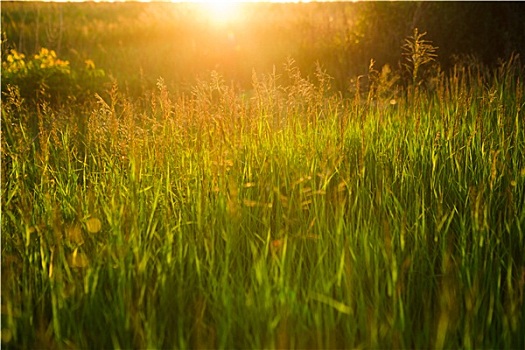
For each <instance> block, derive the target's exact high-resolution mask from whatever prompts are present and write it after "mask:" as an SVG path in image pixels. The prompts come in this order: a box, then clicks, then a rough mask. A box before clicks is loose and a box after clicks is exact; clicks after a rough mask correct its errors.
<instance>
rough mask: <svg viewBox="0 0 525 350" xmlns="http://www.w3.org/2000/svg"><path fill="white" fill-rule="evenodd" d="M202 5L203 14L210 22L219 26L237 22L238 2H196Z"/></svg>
mask: <svg viewBox="0 0 525 350" xmlns="http://www.w3.org/2000/svg"><path fill="white" fill-rule="evenodd" d="M196 2H197V3H199V4H200V5H202V9H203V12H204V13H206V15H207V16H209V18H210V20H212V21H213V22H215V23H217V24H226V23H228V22H231V21H233V20H235V19H236V18H237V17H238V16H239V13H238V7H239V6H238V5H239V1H238V0H219V1H216V0H201V1H196Z"/></svg>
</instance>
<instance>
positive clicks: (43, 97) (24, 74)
mask: <svg viewBox="0 0 525 350" xmlns="http://www.w3.org/2000/svg"><path fill="white" fill-rule="evenodd" d="M84 63H85V66H84V67H83V68H80V69H75V68H73V67H71V65H70V63H69V61H66V60H62V59H59V58H58V57H57V54H56V52H55V51H54V50H49V49H47V48H41V49H40V51H39V52H38V53H37V54H35V55H34V56H33V57H32V58H31V59H27V58H26V55H24V54H23V53H21V52H18V51H17V50H14V49H12V50H10V51H9V53H8V54H7V55H6V56H5V61H3V62H2V92H6V91H7V86H8V85H11V86H16V87H17V88H18V90H19V91H20V96H21V97H22V98H23V99H24V100H26V101H28V102H30V103H37V102H39V101H46V102H49V103H52V104H56V103H62V102H64V101H66V100H75V101H79V102H82V101H83V100H85V99H86V98H87V97H88V96H90V95H92V94H93V93H94V92H96V91H97V90H98V88H99V87H100V86H102V83H103V81H104V78H105V73H104V71H103V70H102V69H98V68H96V67H95V63H94V62H93V61H92V60H89V59H88V60H86V61H85V62H84Z"/></svg>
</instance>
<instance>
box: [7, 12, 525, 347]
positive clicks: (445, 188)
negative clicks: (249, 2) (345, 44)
mask: <svg viewBox="0 0 525 350" xmlns="http://www.w3.org/2000/svg"><path fill="white" fill-rule="evenodd" d="M9 5H10V6H12V7H9ZM26 6H27V7H24V6H23V5H21V4H8V6H5V5H4V4H2V31H3V42H2V109H1V112H2V119H1V131H2V134H1V137H2V140H1V147H2V174H1V175H2V178H1V179H2V181H1V191H2V196H1V205H2V211H1V243H2V247H1V267H2V271H1V272H2V279H1V283H2V284H1V292H2V293H1V331H2V333H1V339H2V347H5V348H8V349H10V348H12V349H19V348H20V349H26V348H148V349H160V348H162V349H164V348H221V349H223V348H318V349H330V348H432V349H434V348H435V349H442V348H478V349H479V348H504V349H510V348H516V349H519V348H525V335H524V334H525V332H524V329H525V328H524V324H525V303H524V294H525V257H524V255H523V252H524V251H525V125H524V124H525V118H524V110H523V108H524V107H525V97H524V85H523V79H524V77H525V75H524V73H525V72H524V68H523V66H522V64H521V61H520V60H519V57H517V56H516V55H513V56H509V57H506V58H504V59H503V60H501V61H500V62H499V64H498V65H496V66H494V67H489V66H486V65H484V64H482V63H480V62H479V61H476V60H475V59H474V58H473V57H470V58H469V59H463V60H459V61H458V62H456V63H455V64H454V65H452V66H451V67H450V69H447V70H443V69H441V68H440V65H439V50H438V49H437V48H436V47H435V46H434V45H433V44H432V42H430V41H427V40H426V38H427V36H424V35H422V33H421V32H416V31H412V32H410V33H409V35H407V37H406V41H404V45H403V46H402V47H401V45H399V46H398V48H397V55H398V56H399V60H400V62H401V63H402V65H400V66H399V67H391V66H389V65H382V64H381V65H380V64H377V63H376V64H374V63H373V61H372V63H370V61H364V62H365V63H364V66H359V67H358V68H356V69H357V70H363V69H364V73H363V74H362V75H355V77H354V78H353V79H351V78H348V79H346V77H343V78H345V79H343V78H342V77H341V76H340V74H343V73H342V72H346V70H345V69H344V68H345V67H347V65H348V64H349V62H346V63H345V62H343V63H344V64H343V63H341V62H342V61H340V60H338V59H337V55H336V54H335V53H334V54H333V55H332V54H330V53H332V52H336V53H337V52H338V51H337V50H339V49H341V47H340V44H338V43H337V41H335V42H334V43H335V44H334V45H335V46H334V50H335V51H331V50H329V49H328V48H326V47H325V49H326V50H327V51H326V52H327V53H326V56H316V57H318V58H319V57H321V58H320V59H318V60H317V62H318V63H317V64H316V60H313V59H311V60H310V58H309V56H308V55H307V54H306V53H305V52H303V51H301V50H298V51H295V52H292V53H291V54H289V55H285V53H287V50H286V47H291V48H294V47H295V48H297V47H302V46H301V45H302V44H301V43H300V42H299V41H298V39H297V34H293V33H292V32H293V31H292V30H291V29H290V33H292V34H289V36H287V34H282V33H283V31H284V32H286V31H285V29H283V27H278V26H269V29H267V31H268V32H265V34H264V33H263V34H260V33H259V34H257V35H261V36H260V38H262V39H261V40H259V41H257V45H263V46H264V45H270V43H271V42H272V40H271V38H272V37H273V36H274V35H277V34H276V33H274V32H273V31H274V30H275V31H278V32H280V33H281V34H280V35H283V37H284V38H288V39H286V40H289V41H286V40H285V39H283V40H284V41H279V40H277V41H278V43H277V44H276V45H274V46H272V49H273V51H272V50H270V51H269V53H268V56H265V55H262V54H260V52H264V51H260V48H259V47H257V48H252V49H253V51H251V50H252V49H250V50H248V49H245V47H244V46H242V45H241V47H240V48H234V49H232V50H233V51H226V54H230V53H231V54H233V53H235V54H236V55H239V56H238V57H236V58H235V57H233V56H232V57H233V58H232V57H230V58H231V59H232V60H233V62H245V66H242V65H241V66H236V65H231V66H230V65H228V64H227V63H228V62H230V61H229V59H228V57H223V56H221V52H222V51H221V47H222V46H221V45H225V43H224V42H216V41H213V40H211V39H209V37H208V36H209V35H212V34H213V33H206V34H203V32H202V31H199V30H196V29H195V28H196V27H198V28H201V29H202V28H208V27H207V26H208V24H206V25H202V23H200V22H198V20H196V23H197V24H195V23H194V22H191V21H189V20H188V19H187V17H185V16H183V15H180V16H181V18H184V19H185V21H187V22H191V23H187V22H184V21H183V22H181V23H182V24H179V22H176V23H177V24H176V25H174V26H169V28H168V29H166V28H163V29H155V30H159V31H160V32H162V33H165V32H169V33H172V32H170V31H174V30H175V29H174V28H175V27H177V26H180V28H182V29H184V28H186V30H187V31H192V33H193V31H196V34H195V33H194V34H195V35H197V37H196V38H197V39H194V38H195V37H194V36H191V35H187V36H184V35H181V36H177V38H179V39H180V38H182V39H180V40H187V41H188V43H187V45H188V46H184V48H190V47H193V48H194V49H193V51H187V50H183V51H184V52H182V53H181V54H180V55H179V56H177V55H175V54H174V51H172V50H175V49H176V45H175V44H173V43H171V42H167V41H164V40H161V39H160V38H159V36H158V35H151V36H149V37H148V35H147V33H148V32H147V31H144V30H141V31H139V30H138V29H137V33H140V35H144V37H141V36H140V35H139V34H137V35H135V34H136V33H135V32H133V28H135V29H136V28H137V27H138V25H137V22H133V21H132V22H129V23H128V26H126V27H123V28H121V27H119V26H117V27H115V26H113V27H111V25H112V24H111V23H113V22H114V20H115V18H116V17H114V16H111V14H112V13H113V12H111V7H112V6H117V5H115V4H105V5H100V6H96V5H90V6H89V7H84V8H81V7H80V6H81V5H60V6H64V7H61V8H62V9H64V10H63V11H64V13H65V14H64V15H63V17H62V18H63V22H62V26H63V28H67V29H70V30H64V32H63V33H62V34H61V35H62V36H60V35H55V36H53V35H51V34H50V35H47V34H45V33H51V32H54V31H51V29H50V28H47V32H46V28H45V25H44V24H42V23H44V22H39V23H41V27H40V30H42V31H43V32H41V33H40V34H39V35H35V34H34V33H39V32H38V31H36V32H31V30H35V29H34V28H36V27H35V26H31V25H28V24H27V23H29V22H30V19H31V18H33V17H32V16H38V14H40V15H42V14H44V15H43V17H42V18H46V17H45V16H47V14H48V12H46V11H47V10H46V9H53V11H54V12H53V11H52V12H49V13H51V15H49V16H50V17H47V18H60V13H61V12H56V11H55V10H56V9H57V7H56V6H59V5H53V6H55V7H52V5H49V4H46V5H45V4H41V5H34V4H32V5H26ZM30 6H34V7H30ZM39 6H42V7H39ZM46 6H47V7H46ZM120 6H122V5H120ZM140 6H145V5H140V4H133V5H129V7H127V9H128V11H130V12H125V13H126V14H127V15H129V14H130V13H133V12H132V11H137V13H139V12H140V11H139V10H137V9H139V8H140ZM159 6H160V5H159ZM162 6H164V5H162ZM165 6H168V5H165ZM283 6H285V5H283ZM290 6H292V5H290ZM312 6H313V5H312ZM316 6H317V5H316ZM332 6H340V5H332ZM278 8H279V9H280V8H281V7H278ZM27 9H35V11H33V10H27ZM38 9H39V10H38ZM81 9H82V10H81ZM36 10H38V11H41V12H38V11H36ZM102 10H104V11H102ZM24 11H27V12H24ZM68 11H69V12H68ZM88 11H92V12H91V15H90V16H88V17H89V18H90V20H89V21H88V20H87V19H83V18H84V17H83V15H82V14H84V15H85V14H86V13H90V12H88ZM97 11H99V12H97ZM254 11H255V10H254ZM279 11H281V10H279ZM279 11H277V13H281V12H279ZM305 11H306V12H303V13H301V16H303V15H304V13H309V12H308V11H309V10H308V8H307V10H305ZM95 12H96V13H98V16H99V17H97V19H96V20H94V19H93V18H94V17H93V16H94V15H93V14H94V13H95ZM255 12H256V11H255ZM36 13H38V14H36ZM72 13H76V17H75V16H73V15H71V14H72ZM120 13H121V14H122V13H124V12H120ZM140 13H142V12H140ZM146 13H147V12H146ZM159 13H164V12H163V11H160V12H159ZM174 13H177V12H174ZM181 13H184V12H181ZM337 13H342V12H341V11H339V10H338V12H337ZM35 14H36V15H35ZM66 14H69V15H66ZM113 14H114V13H113ZM104 15H105V16H106V17H104ZM171 15H172V14H171ZM171 15H170V16H171ZM53 16H58V17H53ZM121 16H122V17H118V21H120V22H119V23H127V22H126V21H127V20H126V17H125V16H126V15H121ZM129 16H131V15H129ZM144 16H145V17H144ZM275 16H277V17H278V15H275ZM297 16H298V17H297V18H303V21H299V20H297V21H296V22H293V23H300V25H301V26H303V27H305V26H306V27H308V28H310V26H312V27H311V28H314V24H315V23H317V22H316V20H315V18H317V17H315V16H314V17H308V16H306V15H304V16H306V17H299V15H297ZM131 17H133V16H131ZM21 18H22V19H21ZM35 18H37V17H35ZM133 18H134V17H133ZM137 18H142V20H143V21H146V22H147V21H148V19H147V18H149V17H147V14H146V15H144V14H141V15H138V16H137ZM305 18H306V19H305ZM308 18H309V19H310V20H311V21H310V20H307V19H308ZM74 19H76V21H77V25H76V26H74V24H73V20H74ZM32 20H34V18H33V19H31V21H32ZM6 21H7V23H6ZM41 21H43V20H41ZM68 21H72V22H71V23H69V22H68ZM83 21H85V22H83ZM130 21H131V20H130ZM335 21H337V18H336V19H335ZM30 23H34V22H30ZM50 23H51V22H50ZM53 23H55V22H53ZM83 23H85V24H83ZM90 23H91V24H90ZM147 23H150V24H151V23H152V22H147ZM162 23H164V22H159V24H158V25H159V26H161V25H162ZM199 23H200V24H199ZM206 23H207V22H206ZM305 23H306V24H305ZM312 23H313V24H312ZM323 23H324V22H323ZM345 23H346V22H345ZM89 25H92V27H89ZM239 25H240V24H239ZM188 26H189V27H188ZM192 26H196V27H192ZM15 27H16V28H15ZM110 27H111V28H113V30H109V29H108V28H110ZM144 27H148V26H144ZM263 27H264V26H263V24H257V23H253V27H252V29H251V30H253V31H254V32H253V33H252V32H250V31H249V30H247V31H246V32H245V35H246V39H245V41H241V42H242V43H245V42H246V43H247V42H249V41H250V40H248V39H249V38H251V37H252V36H253V35H256V34H254V33H255V31H256V29H258V30H259V29H260V30H262V29H261V28H263ZM13 28H15V29H13ZM30 28H33V29H30ZM73 28H75V29H73ZM97 28H98V29H97ZM139 28H140V27H139ZM148 28H149V27H148ZM177 28H178V27H177ZM188 28H189V29H188ZM286 28H287V27H286ZM291 28H295V27H293V26H292V27H291ZM182 29H180V30H182ZM56 30H57V31H60V29H56ZM151 30H153V29H151ZM177 30H179V29H177ZM203 30H204V29H203ZM207 30H209V31H210V32H213V30H212V29H207ZM228 30H229V29H228ZM326 30H331V29H330V28H328V29H326ZM103 32H107V33H108V36H109V37H110V38H111V39H104V37H103V36H102V33H103ZM218 32H219V31H218V30H216V31H215V34H217V33H218ZM16 33H18V34H16ZM24 33H25V34H24ZM93 33H95V34H97V35H100V37H99V39H100V40H99V39H96V40H92V41H89V40H88V39H87V38H88V37H90V36H91V35H94V34H93ZM173 33H174V32H173ZM173 33H172V34H166V37H170V38H172V37H175V34H173ZM323 33H324V34H326V32H323ZM4 34H5V35H4ZM324 34H323V35H324ZM46 35H47V36H46ZM118 35H123V37H122V38H121V41H120V42H119V41H118V40H117V39H115V38H116V37H117V36H118ZM198 35H205V36H206V38H208V39H207V40H206V41H205V42H207V43H208V42H215V43H216V45H217V47H216V48H214V47H213V46H212V47H209V46H207V47H206V48H203V47H200V46H199V45H196V46H195V45H194V44H193V43H191V40H193V39H194V40H197V41H198V40H199V37H198ZM217 35H218V34H217ZM236 35H238V34H236ZM312 35H314V34H312ZM128 36H129V37H128ZM37 37H38V38H40V39H37ZM69 37H70V39H68V38H69ZM132 37H133V38H134V39H137V40H138V42H134V41H133V40H131V39H130V38H132ZM324 37H326V36H324ZM334 37H337V36H334ZM58 38H61V39H60V40H59V39H58ZM82 38H84V39H82ZM153 38H156V40H153ZM192 38H193V39H192ZM279 38H280V37H279ZM294 38H295V39H294ZM51 39H53V40H54V41H53V40H51ZM179 39H177V40H179ZM90 40H91V39H90ZM104 40H110V41H109V42H108V43H105V42H104ZM239 40H240V39H239ZM58 42H60V46H61V47H60V48H59V47H58V46H57V45H58ZM75 43H76V44H77V45H78V47H75ZM90 43H91V44H90ZM115 43H117V44H115ZM146 44H148V45H152V47H149V46H148V47H144V45H146ZM90 45H91V46H90ZM171 45H173V46H171ZM181 45H183V44H181ZM243 45H244V44H243ZM254 45H255V44H254ZM280 45H282V46H280ZM319 45H320V44H319ZM153 46H154V48H153ZM314 46H315V45H314ZM42 47H44V48H46V50H43V51H42ZM315 47H318V46H315ZM162 49H165V50H166V51H162ZM13 50H14V51H13ZM51 50H52V51H51ZM82 50H84V51H82ZM199 50H208V53H207V54H206V53H202V52H200V51H199ZM214 50H215V51H214ZM292 51H293V50H292ZM167 52H170V54H169V55H168V54H166V53H167ZM249 52H251V54H252V55H254V57H255V56H257V55H256V54H259V55H261V57H258V56H257V57H255V58H253V57H252V58H250V59H249V57H251V56H248V53H249ZM316 52H317V53H319V52H320V51H316ZM341 52H342V51H341ZM272 53H273V54H272ZM294 53H295V54H296V55H297V57H298V58H294V55H293V54H294ZM118 54H120V55H122V56H118ZM361 55H363V56H364V55H366V52H363V53H361ZM168 57H171V58H172V59H173V60H174V61H173V60H169V59H168ZM192 57H194V60H195V62H192V61H191V59H192ZM322 57H326V61H323V59H322ZM356 57H357V56H356ZM201 59H202V60H204V61H200V60H201ZM330 59H334V61H333V64H331V63H330V62H331V61H330ZM352 59H355V60H356V61H352V62H350V63H352V64H356V65H358V64H359V62H360V61H359V60H358V59H356V58H352ZM368 59H370V57H369V58H368ZM128 60H129V62H128ZM177 60H180V61H177ZM126 62H128V63H129V65H128V64H126ZM217 62H219V63H217ZM170 64H171V65H175V66H176V68H173V69H166V68H165V65H170ZM341 64H342V65H341ZM163 67H164V68H163ZM170 67H172V66H170ZM180 67H182V68H180ZM363 67H364V68H363ZM206 68H208V70H206ZM338 72H339V73H338ZM157 73H163V74H162V75H157ZM357 73H358V72H357V71H356V74H357ZM338 74H339V75H338ZM345 74H346V73H345ZM359 74H361V73H359ZM341 86H344V90H341Z"/></svg>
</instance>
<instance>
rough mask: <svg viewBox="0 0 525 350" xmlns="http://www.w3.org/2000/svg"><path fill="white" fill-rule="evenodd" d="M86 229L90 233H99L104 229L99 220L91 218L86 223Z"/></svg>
mask: <svg viewBox="0 0 525 350" xmlns="http://www.w3.org/2000/svg"><path fill="white" fill-rule="evenodd" d="M86 228H87V230H88V232H89V233H97V232H99V231H100V229H102V223H101V222H100V220H99V219H97V218H89V219H87V221H86Z"/></svg>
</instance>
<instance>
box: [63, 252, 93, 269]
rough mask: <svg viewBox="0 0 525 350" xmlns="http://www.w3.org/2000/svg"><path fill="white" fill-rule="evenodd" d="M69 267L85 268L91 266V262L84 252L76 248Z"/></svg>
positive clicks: (69, 260) (70, 256) (69, 259)
mask: <svg viewBox="0 0 525 350" xmlns="http://www.w3.org/2000/svg"><path fill="white" fill-rule="evenodd" d="M68 262H69V266H71V267H79V268H83V267H86V266H88V265H89V260H88V258H87V256H86V254H84V253H83V252H81V251H79V250H78V248H76V249H75V250H74V251H73V253H71V254H70V255H69V257H68Z"/></svg>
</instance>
